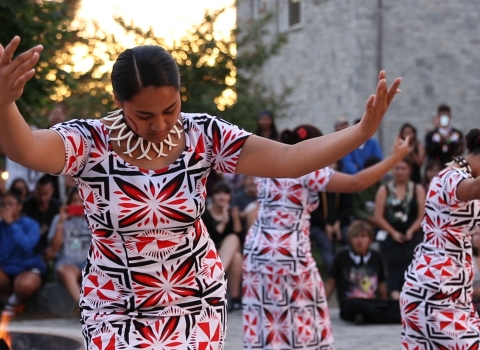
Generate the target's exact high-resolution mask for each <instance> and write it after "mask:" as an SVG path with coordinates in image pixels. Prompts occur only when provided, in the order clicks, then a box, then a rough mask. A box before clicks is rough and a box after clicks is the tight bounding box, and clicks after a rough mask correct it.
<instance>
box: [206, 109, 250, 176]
mask: <svg viewBox="0 0 480 350" xmlns="http://www.w3.org/2000/svg"><path fill="white" fill-rule="evenodd" d="M211 118H212V120H211V123H210V126H209V127H208V129H207V135H208V137H209V139H210V141H211V150H212V153H211V154H212V158H211V161H212V166H213V168H214V169H215V170H217V171H221V172H223V173H235V170H236V168H237V161H238V157H239V156H240V152H241V151H242V147H243V145H244V143H245V141H246V140H247V138H248V136H250V135H251V133H249V132H248V131H245V130H243V129H242V128H240V127H238V126H236V125H233V124H231V123H229V122H227V121H225V120H223V119H220V118H216V117H211Z"/></svg>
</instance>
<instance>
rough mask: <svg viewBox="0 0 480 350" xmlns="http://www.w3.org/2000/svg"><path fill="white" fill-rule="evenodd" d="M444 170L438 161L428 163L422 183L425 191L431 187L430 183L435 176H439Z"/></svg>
mask: <svg viewBox="0 0 480 350" xmlns="http://www.w3.org/2000/svg"><path fill="white" fill-rule="evenodd" d="M442 169H443V165H442V164H441V163H440V162H439V161H437V160H429V161H428V163H427V165H426V166H425V169H424V174H423V183H422V184H423V188H424V189H425V191H427V190H428V187H429V186H430V182H431V181H432V179H433V178H434V177H435V176H437V175H438V173H440V171H441V170H442Z"/></svg>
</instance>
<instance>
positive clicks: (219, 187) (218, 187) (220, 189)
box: [212, 181, 232, 194]
mask: <svg viewBox="0 0 480 350" xmlns="http://www.w3.org/2000/svg"><path fill="white" fill-rule="evenodd" d="M216 193H227V194H231V193H232V189H231V188H230V186H228V185H227V184H226V183H225V182H223V181H219V182H217V183H216V184H215V185H213V187H212V194H216Z"/></svg>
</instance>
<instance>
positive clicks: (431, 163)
mask: <svg viewBox="0 0 480 350" xmlns="http://www.w3.org/2000/svg"><path fill="white" fill-rule="evenodd" d="M434 167H438V169H439V170H442V168H443V165H442V163H440V162H439V161H438V160H435V159H431V160H429V161H428V162H427V165H425V169H423V180H424V181H425V182H427V171H429V170H432V169H433V168H434ZM431 180H432V179H430V180H429V181H431Z"/></svg>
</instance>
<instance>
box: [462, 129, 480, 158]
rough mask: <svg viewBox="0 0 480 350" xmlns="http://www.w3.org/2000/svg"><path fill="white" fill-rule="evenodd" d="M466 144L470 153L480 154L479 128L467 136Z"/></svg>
mask: <svg viewBox="0 0 480 350" xmlns="http://www.w3.org/2000/svg"><path fill="white" fill-rule="evenodd" d="M465 142H466V146H467V149H468V151H469V152H470V153H473V154H478V153H480V130H479V129H477V128H475V129H471V130H470V131H469V132H468V133H467V135H466V136H465Z"/></svg>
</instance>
